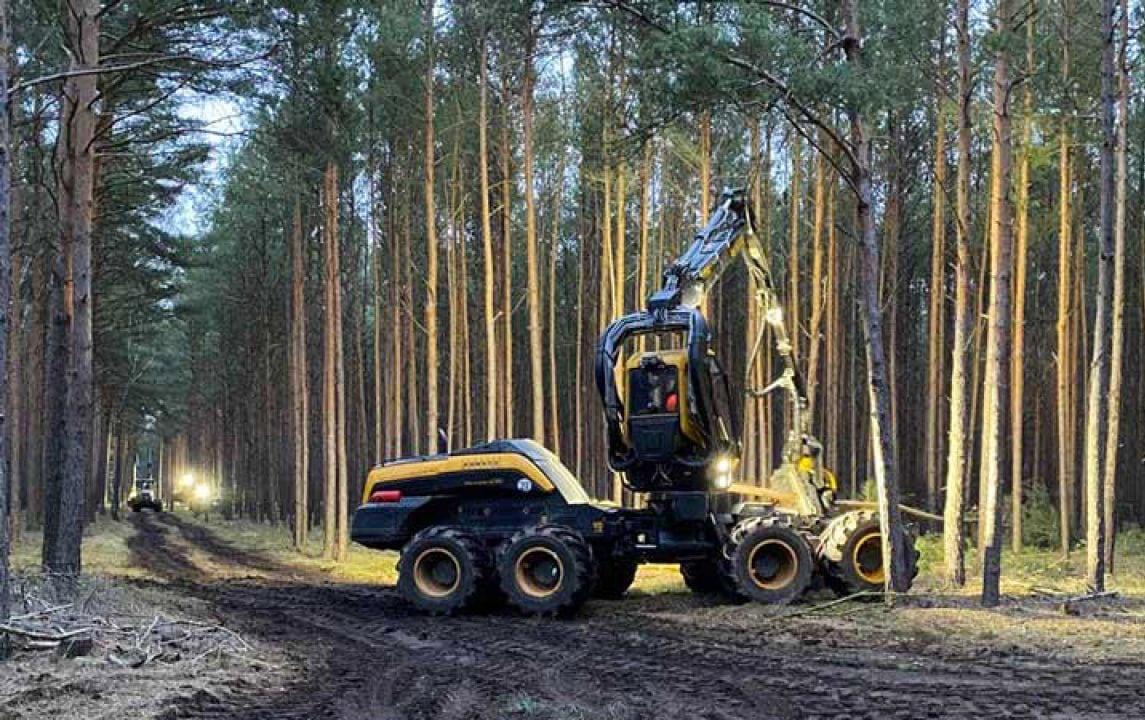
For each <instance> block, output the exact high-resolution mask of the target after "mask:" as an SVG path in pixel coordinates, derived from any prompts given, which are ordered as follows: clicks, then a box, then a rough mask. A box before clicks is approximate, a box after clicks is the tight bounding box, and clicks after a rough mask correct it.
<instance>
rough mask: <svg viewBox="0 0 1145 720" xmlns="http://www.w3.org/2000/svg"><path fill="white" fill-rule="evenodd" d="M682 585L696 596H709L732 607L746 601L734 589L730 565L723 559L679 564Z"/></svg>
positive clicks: (708, 559)
mask: <svg viewBox="0 0 1145 720" xmlns="http://www.w3.org/2000/svg"><path fill="white" fill-rule="evenodd" d="M680 575H682V576H683V578H684V584H685V585H687V586H688V589H689V590H691V591H692V592H694V593H696V594H697V595H710V596H714V597H716V598H719V599H720V600H722V601H724V602H727V603H731V604H733V605H738V604H742V603H744V602H746V601H747V598H746V597H744V595H743V593H741V592H740V591H739V588H738V587H736V581H735V578H734V577H732V568H731V563H730V562H729V561H728V560H725V559H723V558H705V559H702V560H685V561H684V562H682V563H680Z"/></svg>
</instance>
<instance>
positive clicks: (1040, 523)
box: [1022, 481, 1061, 548]
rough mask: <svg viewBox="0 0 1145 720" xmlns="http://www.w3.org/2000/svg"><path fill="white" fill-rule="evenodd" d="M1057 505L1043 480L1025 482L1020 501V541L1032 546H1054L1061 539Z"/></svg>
mask: <svg viewBox="0 0 1145 720" xmlns="http://www.w3.org/2000/svg"><path fill="white" fill-rule="evenodd" d="M1060 528H1061V524H1060V522H1059V518H1058V510H1057V507H1055V506H1054V503H1053V501H1052V500H1051V499H1050V491H1049V489H1048V488H1047V487H1046V484H1045V483H1043V482H1037V481H1035V482H1033V483H1027V486H1026V489H1025V496H1024V497H1023V502H1022V542H1023V543H1025V544H1027V545H1030V546H1032V547H1039V548H1054V547H1057V545H1058V543H1060V541H1061V530H1060Z"/></svg>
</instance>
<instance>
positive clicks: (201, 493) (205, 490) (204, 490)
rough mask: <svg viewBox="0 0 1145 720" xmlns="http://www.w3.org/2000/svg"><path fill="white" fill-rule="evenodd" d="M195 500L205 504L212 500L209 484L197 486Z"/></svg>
mask: <svg viewBox="0 0 1145 720" xmlns="http://www.w3.org/2000/svg"><path fill="white" fill-rule="evenodd" d="M195 499H196V500H199V501H202V502H205V501H207V500H210V499H211V486H210V485H207V484H202V485H196V486H195Z"/></svg>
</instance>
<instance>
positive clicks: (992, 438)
mask: <svg viewBox="0 0 1145 720" xmlns="http://www.w3.org/2000/svg"><path fill="white" fill-rule="evenodd" d="M1010 3H1011V0H997V5H996V7H995V19H994V26H995V31H996V32H997V33H998V36H999V37H1001V38H1003V40H1002V42H1001V43H1000V44H999V46H998V49H997V51H996V52H995V54H994V133H993V136H994V137H993V149H992V152H991V155H990V160H991V162H990V218H991V225H990V310H989V318H990V320H989V322H990V328H989V331H988V333H987V336H986V373H985V392H986V400H985V403H984V405H983V413H982V464H981V468H980V469H979V472H981V473H983V474H984V475H985V477H986V498H985V500H984V501H983V504H984V506H985V528H986V530H985V534H984V536H983V540H984V542H983V549H982V553H983V559H982V604H983V605H984V606H986V607H994V606H995V605H997V604H998V602H999V599H1000V593H999V582H1000V580H1001V573H1002V534H1003V533H1002V504H1001V499H1000V498H999V495H1000V494H1001V491H1002V476H1003V474H1004V471H1003V468H1002V458H1003V456H1004V452H1003V443H1004V438H1005V433H1004V431H1003V423H1004V422H1005V418H1006V402H1007V399H1008V397H1007V392H1008V389H1009V388H1008V385H1009V380H1008V375H1009V370H1010V364H1009V352H1010V323H1011V322H1012V315H1011V308H1010V302H1011V294H1012V292H1013V286H1012V285H1011V280H1010V273H1011V270H1012V266H1013V228H1012V227H1011V223H1012V219H1013V209H1012V208H1011V206H1010V196H1009V193H1010V183H1011V179H1010V173H1011V164H1012V155H1013V146H1012V144H1011V143H1012V138H1011V121H1010V89H1011V86H1010V52H1009V49H1008V47H1007V45H1006V44H1005V43H1006V40H1005V38H1006V36H1007V35H1009V34H1011V33H1012V32H1013V29H1012V27H1011V25H1010V22H1011V18H1012V15H1013V11H1012V8H1011V5H1010Z"/></svg>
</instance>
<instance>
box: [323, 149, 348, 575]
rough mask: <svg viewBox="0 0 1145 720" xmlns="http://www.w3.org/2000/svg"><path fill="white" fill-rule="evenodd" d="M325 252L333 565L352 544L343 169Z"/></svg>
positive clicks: (332, 184) (329, 186)
mask: <svg viewBox="0 0 1145 720" xmlns="http://www.w3.org/2000/svg"><path fill="white" fill-rule="evenodd" d="M322 203H323V210H324V212H323V214H324V222H323V227H322V230H323V238H322V239H323V243H322V245H323V253H324V262H323V266H324V279H325V307H326V324H325V327H324V328H323V330H324V332H323V354H324V357H325V362H324V364H323V393H322V416H323V426H324V428H325V436H326V438H325V443H324V445H325V447H324V449H323V459H324V461H325V465H326V471H325V484H324V490H325V492H324V498H323V500H324V508H323V512H324V518H325V520H324V522H323V528H322V533H323V535H322V537H323V543H322V546H323V547H322V550H323V555H324V557H326V558H327V559H329V560H337V561H339V562H341V561H342V560H343V559H345V553H346V547H347V544H348V532H347V528H346V513H347V496H346V473H347V467H346V433H345V429H346V415H345V398H346V394H345V375H344V371H343V369H342V365H343V363H342V358H343V353H342V297H341V296H342V288H341V270H340V262H339V254H340V248H339V236H338V166H337V164H336V163H335V162H334V161H333V160H329V161H327V163H326V171H325V172H324V173H323V183H322Z"/></svg>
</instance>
